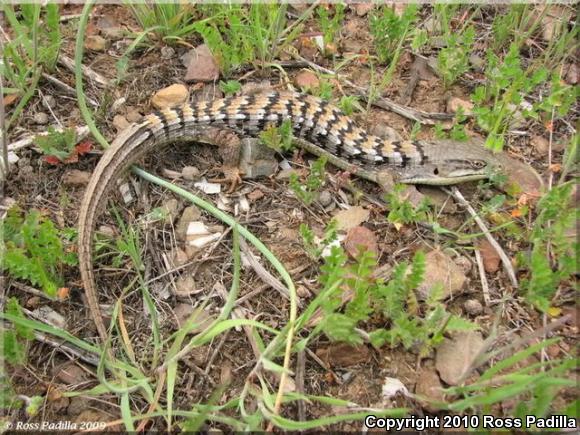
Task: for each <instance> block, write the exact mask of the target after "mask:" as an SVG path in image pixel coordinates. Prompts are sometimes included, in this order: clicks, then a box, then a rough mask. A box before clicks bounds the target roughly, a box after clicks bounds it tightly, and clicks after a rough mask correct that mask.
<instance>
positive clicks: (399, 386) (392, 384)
mask: <svg viewBox="0 0 580 435" xmlns="http://www.w3.org/2000/svg"><path fill="white" fill-rule="evenodd" d="M398 394H402V395H403V396H408V395H409V389H408V388H407V387H406V386H405V384H403V383H402V382H401V380H400V379H397V378H391V377H388V376H387V377H385V381H384V382H383V385H382V388H381V398H382V399H383V403H385V405H386V402H387V401H389V400H392V399H393V398H394V397H395V396H397V395H398Z"/></svg>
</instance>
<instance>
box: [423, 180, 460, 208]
mask: <svg viewBox="0 0 580 435" xmlns="http://www.w3.org/2000/svg"><path fill="white" fill-rule="evenodd" d="M419 192H421V193H422V194H423V195H425V196H426V197H427V198H429V201H430V202H431V204H433V205H434V206H436V207H437V208H439V209H441V212H443V213H455V212H457V204H456V203H455V202H454V201H453V198H452V197H451V196H450V195H448V194H447V193H445V192H443V191H442V190H441V189H439V188H436V187H431V186H421V187H420V188H419Z"/></svg>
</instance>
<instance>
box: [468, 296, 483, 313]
mask: <svg viewBox="0 0 580 435" xmlns="http://www.w3.org/2000/svg"><path fill="white" fill-rule="evenodd" d="M463 308H464V309H465V311H466V312H467V314H471V315H472V316H477V315H479V314H481V313H482V312H483V306H482V305H481V302H479V301H478V300H477V299H468V300H466V301H465V303H464V304H463Z"/></svg>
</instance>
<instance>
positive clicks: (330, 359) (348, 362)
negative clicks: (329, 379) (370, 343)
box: [316, 343, 370, 367]
mask: <svg viewBox="0 0 580 435" xmlns="http://www.w3.org/2000/svg"><path fill="white" fill-rule="evenodd" d="M316 355H317V356H318V357H319V358H320V359H322V360H323V361H324V362H325V363H326V364H328V365H329V366H331V367H350V366H354V365H357V364H361V363H364V362H366V361H368V359H369V356H370V351H369V349H368V347H366V346H365V345H363V344H359V345H356V346H353V345H350V344H346V343H332V344H330V345H329V346H326V347H321V348H318V349H316Z"/></svg>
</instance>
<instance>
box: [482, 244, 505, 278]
mask: <svg viewBox="0 0 580 435" xmlns="http://www.w3.org/2000/svg"><path fill="white" fill-rule="evenodd" d="M477 248H478V249H479V252H480V253H481V259H482V261H483V268H484V269H485V271H486V272H487V273H495V272H497V270H498V269H499V262H500V257H499V254H498V253H497V251H496V250H495V248H494V247H493V246H492V245H491V243H489V241H488V240H487V239H482V240H481V241H480V242H479V243H478V244H477Z"/></svg>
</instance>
